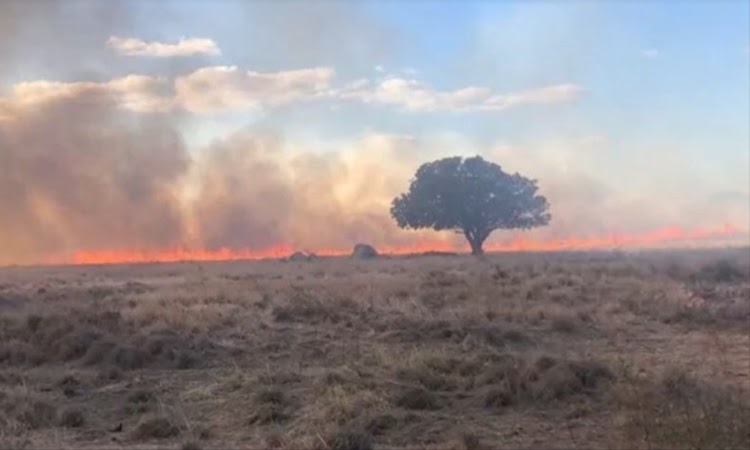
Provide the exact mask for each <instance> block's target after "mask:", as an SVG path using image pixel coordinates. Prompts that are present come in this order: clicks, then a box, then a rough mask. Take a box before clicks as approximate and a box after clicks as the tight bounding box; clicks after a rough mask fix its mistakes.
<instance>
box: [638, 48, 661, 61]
mask: <svg viewBox="0 0 750 450" xmlns="http://www.w3.org/2000/svg"><path fill="white" fill-rule="evenodd" d="M641 55H643V57H644V58H648V59H655V58H657V57H658V56H659V50H657V49H655V48H648V49H646V50H643V51H642V52H641Z"/></svg>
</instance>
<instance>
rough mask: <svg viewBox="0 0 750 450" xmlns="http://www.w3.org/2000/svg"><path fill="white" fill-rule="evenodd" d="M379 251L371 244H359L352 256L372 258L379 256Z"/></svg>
mask: <svg viewBox="0 0 750 450" xmlns="http://www.w3.org/2000/svg"><path fill="white" fill-rule="evenodd" d="M377 257H378V252H377V250H375V247H373V246H372V245H369V244H357V245H355V246H354V249H353V250H352V258H357V259H372V258H377Z"/></svg>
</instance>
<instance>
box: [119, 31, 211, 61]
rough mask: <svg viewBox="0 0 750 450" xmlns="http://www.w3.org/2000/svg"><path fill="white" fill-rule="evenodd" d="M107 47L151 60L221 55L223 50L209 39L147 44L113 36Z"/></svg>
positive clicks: (140, 40)
mask: <svg viewBox="0 0 750 450" xmlns="http://www.w3.org/2000/svg"><path fill="white" fill-rule="evenodd" d="M107 45H108V46H109V47H110V48H112V49H113V50H115V51H116V52H118V53H120V54H122V55H125V56H147V57H151V58H173V57H184V56H195V55H220V54H221V50H219V46H218V45H216V43H215V42H214V41H213V40H211V39H208V38H182V39H180V40H179V41H177V42H175V43H172V44H170V43H166V42H156V41H152V42H146V41H144V40H142V39H137V38H125V37H118V36H111V37H110V38H109V39H108V40H107Z"/></svg>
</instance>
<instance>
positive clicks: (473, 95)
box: [336, 77, 583, 111]
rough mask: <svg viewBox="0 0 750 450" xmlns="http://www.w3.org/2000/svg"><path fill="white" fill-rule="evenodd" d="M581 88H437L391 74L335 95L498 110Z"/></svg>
mask: <svg viewBox="0 0 750 450" xmlns="http://www.w3.org/2000/svg"><path fill="white" fill-rule="evenodd" d="M582 92H583V89H582V88H580V87H579V86H577V85H574V84H560V85H554V86H546V87H542V88H537V89H530V90H526V91H519V92H511V93H507V94H497V93H493V92H492V91H491V90H490V89H488V88H485V87H478V86H466V87H462V88H458V89H454V90H449V91H437V90H435V89H432V88H431V87H429V86H428V85H426V84H425V83H422V82H420V81H417V80H415V79H406V78H400V77H391V78H387V79H385V80H383V81H381V82H380V83H378V84H375V85H373V84H372V83H371V82H368V81H364V80H359V81H358V82H357V84H356V85H349V86H346V87H344V88H343V89H341V90H340V91H338V92H337V94H336V95H337V97H338V98H341V99H345V100H354V101H361V102H364V103H382V104H390V105H395V106H400V107H402V108H404V109H405V110H407V111H476V110H496V111H499V110H504V109H508V108H513V107H517V106H523V105H529V104H544V103H563V102H570V101H573V100H575V99H577V98H578V97H579V96H580V95H581V93H582Z"/></svg>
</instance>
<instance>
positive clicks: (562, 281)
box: [0, 249, 750, 450]
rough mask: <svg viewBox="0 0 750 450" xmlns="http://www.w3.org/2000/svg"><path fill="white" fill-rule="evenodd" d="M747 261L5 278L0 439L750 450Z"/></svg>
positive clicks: (718, 256) (602, 259)
mask: <svg viewBox="0 0 750 450" xmlns="http://www.w3.org/2000/svg"><path fill="white" fill-rule="evenodd" d="M749 259H750V254H749V252H748V249H738V250H721V251H700V252H699V251H691V252H676V251H675V252H651V253H641V254H621V253H587V254H584V253H570V254H563V253H560V254H519V255H510V254H508V255H489V256H487V257H486V258H484V259H482V260H479V259H476V258H473V257H469V256H429V257H412V258H405V257H404V258H381V259H377V260H350V259H348V258H334V259H326V258H322V259H320V260H318V261H313V262H286V263H285V262H278V261H265V262H233V263H184V264H154V265H134V266H101V267H92V266H89V267H55V268H52V267H46V268H5V269H0V447H2V448H8V447H12V448H174V449H180V448H182V449H208V448H278V449H332V450H334V449H335V450H347V449H351V450H357V449H370V448H375V449H434V450H437V449H445V450H448V449H456V450H457V449H467V450H470V449H494V448H691V449H692V448H696V449H697V448H750V336H749V335H748V333H749V330H748V327H749V326H750V260H749Z"/></svg>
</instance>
